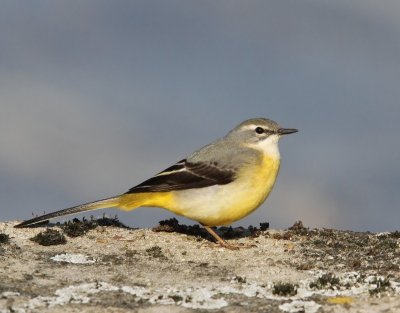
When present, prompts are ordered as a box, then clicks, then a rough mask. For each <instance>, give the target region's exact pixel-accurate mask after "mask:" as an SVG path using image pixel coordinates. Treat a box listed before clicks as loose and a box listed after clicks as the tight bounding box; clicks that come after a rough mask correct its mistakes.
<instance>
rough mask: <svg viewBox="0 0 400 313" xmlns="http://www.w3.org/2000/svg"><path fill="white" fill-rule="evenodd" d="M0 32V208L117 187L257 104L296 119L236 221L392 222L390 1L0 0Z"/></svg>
mask: <svg viewBox="0 0 400 313" xmlns="http://www.w3.org/2000/svg"><path fill="white" fill-rule="evenodd" d="M0 42H1V49H0V110H1V111H0V197H1V208H0V220H15V219H27V218H30V217H31V216H32V213H34V214H42V213H43V211H46V212H50V211H54V210H56V209H61V208H65V207H69V206H72V205H77V204H80V203H84V202H89V201H92V200H97V199H99V198H104V197H108V196H113V195H115V194H120V193H122V192H125V191H127V190H128V189H129V188H130V187H132V186H134V185H136V184H138V183H140V182H141V181H143V180H144V179H146V178H148V177H150V175H152V174H154V173H156V172H159V171H160V170H162V169H164V168H166V167H168V166H169V165H171V164H172V163H173V162H176V161H178V160H180V159H182V158H183V157H185V156H186V155H188V154H189V153H191V152H192V150H194V149H197V148H199V147H201V146H203V145H205V144H207V143H209V142H210V141H212V140H214V139H216V138H218V137H221V136H223V135H225V133H226V132H227V131H229V130H230V129H231V128H232V127H234V126H236V124H238V123H239V122H241V121H242V120H244V119H247V118H251V117H268V118H271V119H274V120H276V121H277V122H279V123H280V124H281V125H282V126H284V127H294V128H299V129H300V132H299V133H298V134H296V135H291V136H288V137H285V138H284V139H283V140H281V144H280V147H281V154H282V166H281V172H280V176H279V178H278V181H277V183H276V185H275V189H274V190H273V192H272V194H271V196H270V198H269V199H268V201H266V203H265V204H264V205H263V206H262V207H261V208H259V209H258V210H257V211H256V212H255V213H253V214H252V215H250V216H249V217H247V218H246V219H244V220H242V221H240V222H239V223H237V224H236V225H248V224H253V225H256V224H258V223H259V222H263V221H269V222H270V225H271V227H273V228H286V227H289V226H291V225H292V224H293V223H294V222H295V221H296V220H302V221H303V223H304V224H305V225H306V226H311V227H335V228H339V229H351V230H362V231H366V230H371V231H389V230H394V229H399V221H400V206H399V204H400V192H399V186H400V165H399V161H400V145H399V138H398V136H399V135H398V134H399V120H400V103H399V102H400V2H399V1H395V0H393V1H382V0H381V1H373V0H360V1H347V0H343V1H332V0H329V1H328V0H315V1H314V0H304V1H294V0H293V1H283V0H276V1H265V0H262V1H252V0H247V1H239V0H237V1H235V0H229V1H221V0H220V1H215V0H210V1H204V0H203V1H188V0H182V1H173V0H169V1H153V0H143V1H90V0H87V1H32V2H31V1H3V2H2V8H1V10H0ZM116 212H117V211H112V210H109V211H106V213H107V214H115V213H116ZM93 213H94V214H95V215H101V214H102V212H101V211H98V212H93ZM118 216H119V218H120V220H122V221H123V222H125V223H127V224H129V225H132V226H135V227H148V226H154V225H156V224H157V222H158V221H159V220H160V219H163V218H167V217H171V216H172V214H169V213H167V212H165V211H163V210H160V209H146V208H141V209H138V210H136V211H134V212H130V213H124V212H120V211H118ZM181 221H184V222H188V221H187V220H185V219H181Z"/></svg>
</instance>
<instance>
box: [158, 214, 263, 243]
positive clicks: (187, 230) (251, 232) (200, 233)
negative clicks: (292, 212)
mask: <svg viewBox="0 0 400 313" xmlns="http://www.w3.org/2000/svg"><path fill="white" fill-rule="evenodd" d="M268 227H269V223H260V227H259V228H257V227H254V226H249V227H248V228H245V227H235V228H233V227H219V228H216V227H215V228H214V230H215V231H216V232H217V233H218V235H220V236H221V237H222V238H224V239H238V238H244V237H253V238H254V237H257V236H259V235H260V234H261V232H262V231H264V230H266V229H268ZM152 230H153V231H155V232H169V233H171V232H176V233H181V234H185V235H189V236H196V237H200V238H203V239H207V240H213V237H212V236H211V235H210V234H209V233H208V232H207V231H206V230H205V229H204V228H203V227H201V226H199V225H198V224H195V225H181V224H179V222H178V220H177V219H176V218H171V219H168V220H163V221H160V222H159V226H157V227H154V228H153V229H152Z"/></svg>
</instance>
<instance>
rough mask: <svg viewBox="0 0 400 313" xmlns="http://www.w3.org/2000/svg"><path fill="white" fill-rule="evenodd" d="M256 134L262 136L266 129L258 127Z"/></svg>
mask: <svg viewBox="0 0 400 313" xmlns="http://www.w3.org/2000/svg"><path fill="white" fill-rule="evenodd" d="M256 133H257V134H262V133H264V128H262V127H257V128H256Z"/></svg>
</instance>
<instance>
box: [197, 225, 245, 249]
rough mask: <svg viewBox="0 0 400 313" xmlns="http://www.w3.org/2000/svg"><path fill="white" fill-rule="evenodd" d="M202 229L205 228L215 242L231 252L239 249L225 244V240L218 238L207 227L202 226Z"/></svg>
mask: <svg viewBox="0 0 400 313" xmlns="http://www.w3.org/2000/svg"><path fill="white" fill-rule="evenodd" d="M203 227H204V228H205V230H206V231H208V232H209V233H210V234H211V236H213V237H214V238H215V240H216V241H217V242H218V243H219V244H220V245H221V246H222V247H224V248H227V249H231V250H237V249H239V247H237V246H234V245H230V244H229V243H227V242H226V241H225V240H223V239H222V238H221V237H220V236H218V234H217V233H216V232H215V231H214V230H213V229H212V228H211V227H209V226H205V225H203Z"/></svg>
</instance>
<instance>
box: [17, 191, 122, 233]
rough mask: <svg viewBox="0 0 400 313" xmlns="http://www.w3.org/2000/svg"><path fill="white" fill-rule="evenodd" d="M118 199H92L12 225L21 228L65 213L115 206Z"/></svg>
mask: <svg viewBox="0 0 400 313" xmlns="http://www.w3.org/2000/svg"><path fill="white" fill-rule="evenodd" d="M119 199H120V197H119V196H117V197H113V198H107V199H103V200H98V201H94V202H90V203H85V204H81V205H77V206H74V207H72V208H68V209H63V210H60V211H56V212H53V213H49V214H44V215H41V216H38V217H35V218H32V219H30V220H27V221H24V222H22V223H20V224H18V225H15V226H14V227H17V228H22V227H26V226H30V225H34V224H37V223H40V222H43V221H46V220H49V219H51V218H55V217H59V216H65V215H70V214H75V213H80V212H85V211H93V210H98V209H105V208H112V207H116V206H118V204H119Z"/></svg>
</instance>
